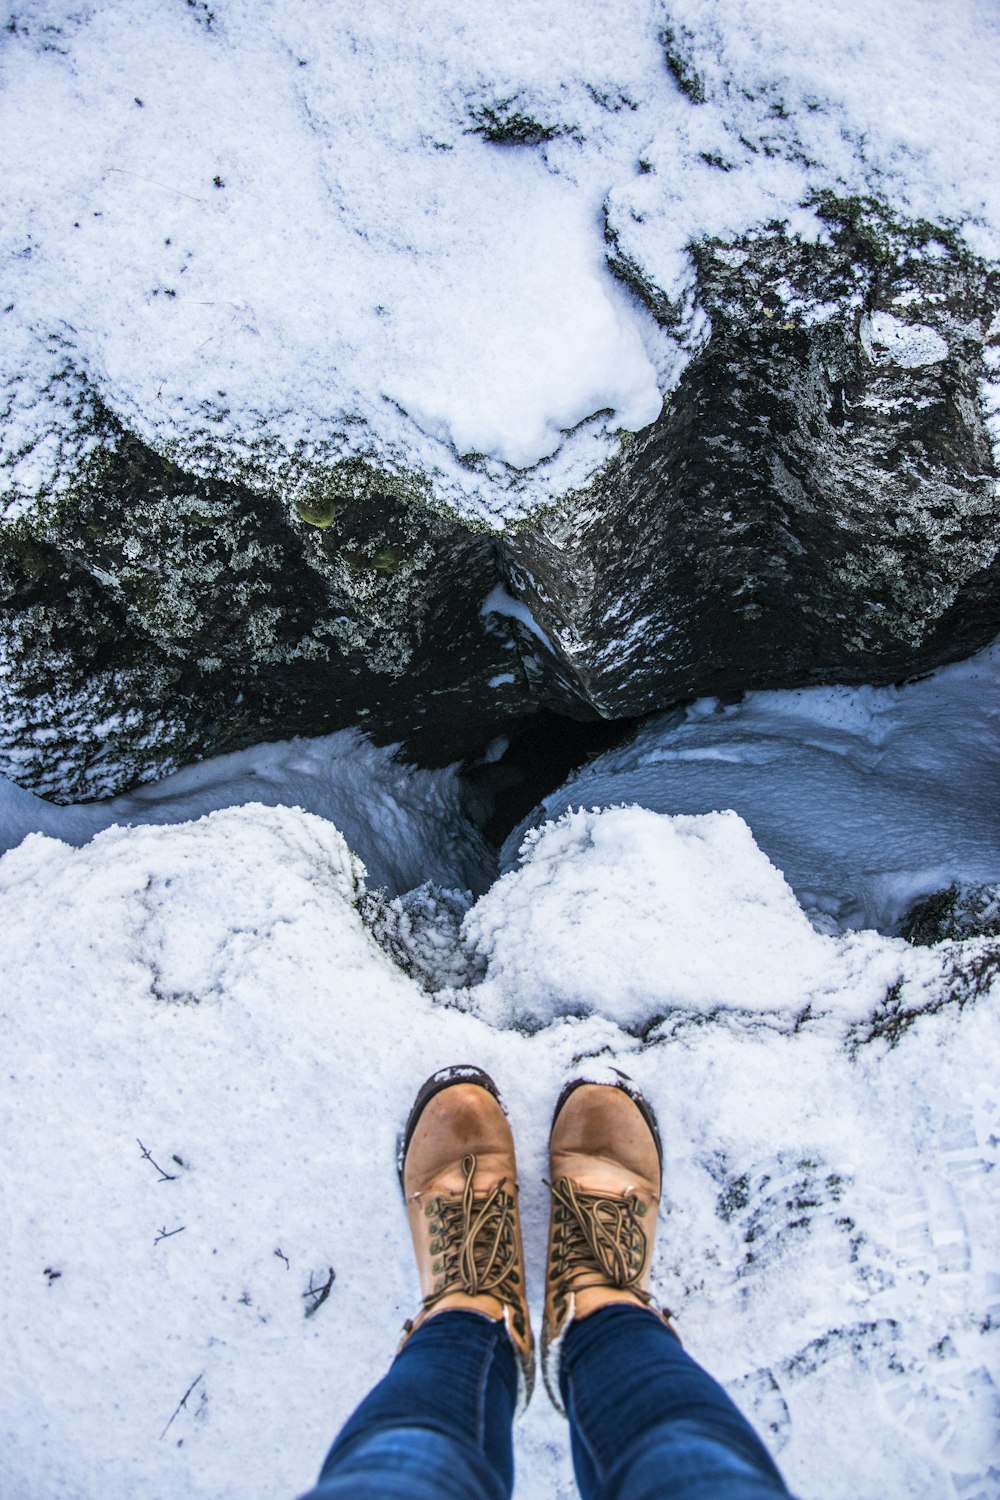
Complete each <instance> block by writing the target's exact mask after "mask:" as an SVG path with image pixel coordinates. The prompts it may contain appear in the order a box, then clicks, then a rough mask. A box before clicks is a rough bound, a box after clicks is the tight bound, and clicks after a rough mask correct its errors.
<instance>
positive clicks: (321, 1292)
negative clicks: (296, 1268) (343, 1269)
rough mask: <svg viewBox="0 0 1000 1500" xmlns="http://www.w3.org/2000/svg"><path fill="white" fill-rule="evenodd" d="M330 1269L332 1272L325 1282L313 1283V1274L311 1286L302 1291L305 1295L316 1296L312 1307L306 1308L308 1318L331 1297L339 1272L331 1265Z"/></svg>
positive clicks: (310, 1281) (310, 1279) (310, 1278)
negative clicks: (320, 1284) (319, 1284)
mask: <svg viewBox="0 0 1000 1500" xmlns="http://www.w3.org/2000/svg"><path fill="white" fill-rule="evenodd" d="M329 1271H330V1274H329V1276H328V1277H327V1279H326V1280H325V1281H324V1283H323V1285H322V1286H313V1284H312V1277H311V1276H310V1277H309V1286H308V1287H307V1289H306V1290H305V1291H304V1292H303V1293H302V1295H303V1297H315V1298H316V1301H315V1302H314V1303H313V1304H312V1306H311V1307H307V1308H306V1317H307V1318H311V1317H312V1315H313V1313H314V1312H316V1311H317V1309H318V1308H320V1307H322V1306H323V1303H324V1302H325V1301H326V1299H327V1297H329V1295H330V1291H331V1289H332V1287H333V1283H334V1282H335V1281H336V1279H337V1273H336V1271H335V1270H334V1269H333V1267H332V1266H330V1267H329Z"/></svg>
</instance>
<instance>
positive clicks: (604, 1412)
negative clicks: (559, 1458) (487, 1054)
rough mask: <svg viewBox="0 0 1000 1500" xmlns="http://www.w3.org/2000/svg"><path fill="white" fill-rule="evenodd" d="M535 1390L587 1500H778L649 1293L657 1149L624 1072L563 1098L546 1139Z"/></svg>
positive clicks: (740, 1430)
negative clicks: (547, 1184)
mask: <svg viewBox="0 0 1000 1500" xmlns="http://www.w3.org/2000/svg"><path fill="white" fill-rule="evenodd" d="M549 1168H550V1172H551V1186H552V1218H551V1221H550V1226H549V1261H548V1269H547V1275H546V1287H545V1293H546V1295H545V1334H544V1339H543V1349H544V1351H545V1356H544V1368H545V1383H546V1385H547V1386H548V1389H549V1394H550V1396H551V1397H552V1399H553V1401H554V1402H555V1404H556V1406H557V1407H558V1408H559V1409H560V1410H564V1411H565V1412H566V1414H567V1415H568V1417H569V1419H570V1425H571V1437H572V1445H573V1463H574V1467H575V1470H576V1476H577V1483H578V1485H579V1487H580V1491H581V1494H582V1495H583V1497H584V1500H764V1497H772V1496H776V1495H784V1496H787V1494H788V1491H787V1490H786V1488H785V1485H784V1483H783V1482H782V1479H781V1476H780V1475H779V1473H778V1471H777V1469H776V1468H775V1467H774V1464H773V1462H772V1461H771V1459H770V1457H769V1456H768V1453H767V1450H766V1449H765V1448H764V1447H763V1445H762V1443H761V1442H760V1440H759V1439H758V1438H757V1436H756V1434H755V1433H754V1431H753V1429H752V1428H751V1427H750V1425H749V1424H748V1423H747V1422H746V1421H745V1420H744V1419H743V1417H742V1416H741V1415H740V1413H739V1412H738V1411H737V1409H736V1407H735V1406H734V1405H733V1404H732V1402H731V1401H730V1400H729V1398H728V1396H727V1395H726V1394H725V1392H724V1391H723V1390H722V1388H721V1386H719V1385H718V1384H717V1383H716V1381H714V1380H713V1379H712V1377H711V1376H710V1375H708V1374H706V1372H705V1371H704V1370H703V1369H701V1367H700V1366H699V1365H698V1364H697V1363H696V1362H695V1361H694V1360H693V1359H692V1358H691V1357H690V1355H688V1354H686V1353H685V1351H684V1350H683V1348H682V1347H681V1345H680V1342H679V1340H678V1339H677V1337H676V1336H675V1334H674V1333H673V1331H672V1328H671V1327H670V1326H669V1324H668V1321H667V1320H666V1315H665V1314H662V1313H660V1312H659V1311H658V1310H657V1309H656V1308H655V1306H654V1304H653V1302H652V1298H651V1295H650V1266H651V1263H652V1258H653V1240H654V1236H655V1233H656V1218H657V1211H658V1208H659V1201H660V1188H661V1178H662V1168H663V1160H662V1148H661V1145H660V1134H659V1130H658V1129H657V1125H656V1121H655V1119H654V1117H653V1113H652V1110H651V1109H650V1107H649V1104H648V1103H647V1102H646V1100H645V1099H643V1098H642V1095H641V1094H639V1093H638V1091H637V1090H635V1089H634V1088H632V1086H631V1085H630V1084H629V1082H628V1080H627V1079H625V1077H624V1075H621V1074H618V1075H617V1077H616V1078H615V1080H614V1081H613V1082H612V1083H611V1084H610V1085H608V1084H595V1083H589V1082H584V1081H582V1080H581V1081H577V1082H574V1083H573V1084H570V1085H569V1086H568V1087H567V1089H565V1090H564V1091H563V1094H562V1097H561V1098H560V1100H559V1103H558V1104H557V1106H556V1112H555V1116H554V1118H553V1121H552V1133H551V1135H550V1138H549Z"/></svg>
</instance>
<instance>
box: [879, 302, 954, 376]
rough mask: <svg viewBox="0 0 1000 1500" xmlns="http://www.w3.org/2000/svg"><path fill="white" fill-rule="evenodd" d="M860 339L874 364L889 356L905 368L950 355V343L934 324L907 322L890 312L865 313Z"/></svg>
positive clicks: (887, 358)
mask: <svg viewBox="0 0 1000 1500" xmlns="http://www.w3.org/2000/svg"><path fill="white" fill-rule="evenodd" d="M860 335H861V343H862V346H863V348H864V351H865V353H866V354H867V355H868V358H869V359H870V360H872V362H873V363H874V364H878V363H879V362H880V361H881V360H887V361H888V362H889V363H890V364H894V365H901V366H902V367H903V368H904V369H905V370H915V369H917V368H918V367H919V366H920V365H934V364H937V363H938V362H939V361H940V360H942V359H947V357H948V345H947V344H946V343H945V341H944V339H943V338H942V337H941V335H940V334H939V333H936V332H935V330H934V329H933V328H925V327H924V326H923V324H922V323H904V322H902V321H901V320H900V319H899V318H894V317H893V315H892V314H891V313H887V312H876V313H871V314H866V315H865V317H863V318H862V319H861V328H860Z"/></svg>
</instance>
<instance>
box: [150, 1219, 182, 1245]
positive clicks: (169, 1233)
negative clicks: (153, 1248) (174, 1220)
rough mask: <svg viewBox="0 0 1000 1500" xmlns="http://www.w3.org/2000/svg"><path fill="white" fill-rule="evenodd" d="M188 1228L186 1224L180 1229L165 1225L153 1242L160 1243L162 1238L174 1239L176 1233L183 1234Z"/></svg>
mask: <svg viewBox="0 0 1000 1500" xmlns="http://www.w3.org/2000/svg"><path fill="white" fill-rule="evenodd" d="M186 1228H187V1225H186V1224H181V1225H180V1227H179V1228H178V1229H167V1228H166V1227H164V1228H163V1229H161V1230H160V1232H159V1234H158V1235H157V1236H156V1239H155V1240H154V1241H153V1244H154V1245H158V1244H159V1243H160V1241H161V1240H170V1239H173V1237H174V1235H175V1234H183V1233H184V1231H185V1229H186Z"/></svg>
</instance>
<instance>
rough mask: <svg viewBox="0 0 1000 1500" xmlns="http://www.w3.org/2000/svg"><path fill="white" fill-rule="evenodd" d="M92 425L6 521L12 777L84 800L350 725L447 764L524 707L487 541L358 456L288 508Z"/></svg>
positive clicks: (3, 701)
mask: <svg viewBox="0 0 1000 1500" xmlns="http://www.w3.org/2000/svg"><path fill="white" fill-rule="evenodd" d="M97 424H98V428H99V438H100V442H99V444H98V446H97V447H96V449H95V450H94V451H93V452H92V454H91V456H90V457H89V459H88V461H87V462H86V464H85V465H84V466H83V467H82V471H81V473H80V474H79V476H78V478H77V480H76V482H75V484H73V485H72V486H71V487H70V488H69V489H68V490H67V491H66V492H65V493H64V494H62V495H61V496H60V497H59V498H58V500H56V501H53V502H52V503H51V504H49V505H47V506H44V507H40V508H39V509H38V511H37V512H36V513H35V514H33V515H32V516H31V517H30V518H22V519H20V520H18V521H17V522H15V523H13V524H11V525H8V526H7V527H6V528H4V530H3V531H2V533H0V628H2V632H3V642H4V649H3V657H2V665H0V723H2V725H3V745H2V749H0V771H2V773H3V774H5V775H7V776H9V777H10V778H11V779H12V780H14V781H16V782H18V783H19V784H20V785H22V786H25V787H28V788H30V789H31V790H32V791H35V792H38V793H40V794H42V795H45V796H48V797H51V798H53V799H54V800H56V801H77V800H86V799H88V798H93V797H103V796H108V795H111V794H112V793H114V792H117V791H120V790H122V789H123V788H125V787H128V786H131V785H134V784H135V783H137V782H141V781H146V780H150V779H152V778H155V777H159V776H162V775H164V774H166V773H167V772H168V771H170V770H172V769H174V768H176V767H177V766H178V765H180V764H182V763H184V762H186V761H191V760H195V759H199V758H200V757H202V756H205V755H209V754H214V753H219V752H221V751H226V750H232V749H238V748H241V747H243V746H245V745H247V744H252V743H256V742H258V741H260V740H264V739H269V738H272V739H273V738H279V737H284V736H286V735H290V734H296V733H298V734H319V733H323V732H325V731H327V730H332V729H336V728H340V727H343V726H345V725H348V724H357V725H359V726H361V727H362V728H365V729H367V730H368V731H369V732H370V733H371V735H372V736H373V738H375V739H377V740H378V741H379V742H381V743H388V742H391V741H393V740H398V739H402V738H404V737H405V738H406V739H407V741H408V744H409V746H410V749H411V752H412V753H413V754H414V755H415V756H418V757H420V758H423V759H425V760H426V761H429V762H431V763H438V764H440V763H444V762H446V761H448V760H451V759H455V758H456V757H458V756H460V755H462V754H465V753H470V752H471V751H472V750H473V749H474V748H476V747H477V746H478V745H479V743H480V740H481V737H482V735H483V732H484V728H485V727H486V726H493V728H494V729H495V728H497V727H499V726H500V725H501V724H502V723H504V722H506V721H507V720H509V719H510V718H511V716H512V715H513V714H514V713H516V712H517V709H518V706H519V705H520V704H521V703H522V702H523V697H524V691H523V675H522V673H521V670H520V667H519V665H518V660H517V653H516V651H515V649H514V646H513V641H512V640H511V638H510V632H509V630H507V629H506V628H505V626H504V624H503V622H502V621H501V620H495V621H491V622H490V628H489V629H486V628H484V622H483V621H482V620H481V618H480V615H479V605H480V602H481V600H482V599H483V598H484V597H485V595H486V593H487V592H488V590H489V587H490V586H491V584H492V582H493V580H494V575H495V568H494V563H493V545H492V543H491V541H490V539H489V538H488V537H485V536H482V535H476V534H474V533H470V532H469V531H468V530H465V529H463V528H462V527H460V526H458V525H457V524H455V522H454V521H452V520H451V519H449V518H448V517H447V516H444V515H441V514H440V513H437V512H435V511H434V510H432V509H428V508H427V507H426V506H424V505H418V504H417V503H415V501H414V499H413V497H412V496H411V495H407V494H405V493H404V492H402V491H401V489H400V487H399V485H398V484H395V485H394V484H392V483H391V481H388V480H385V479H380V476H379V475H378V474H377V473H375V472H374V471H371V470H368V469H366V468H365V467H364V466H362V465H353V466H350V468H349V469H348V471H347V472H346V473H345V472H340V473H336V472H335V473H332V474H331V475H330V476H329V480H328V484H327V486H326V487H325V488H324V489H323V490H322V491H320V490H318V489H316V488H314V489H313V491H312V492H311V493H309V494H308V495H307V499H305V500H303V499H301V498H300V499H299V501H298V503H297V504H295V505H293V506H291V507H287V506H286V505H285V504H283V503H282V501H281V500H280V499H279V497H277V496H275V495H267V494H261V493H259V492H258V491H257V490H255V489H251V488H249V487H247V486H246V485H241V484H238V483H233V482H228V481H225V480H215V479H205V478H201V477H197V476H193V475H191V474H187V473H184V472H182V471H181V470H180V469H178V468H177V466H176V465H174V464H173V463H171V462H170V461H169V460H167V459H165V458H162V457H160V456H158V455H157V454H155V453H154V452H153V451H152V450H151V449H149V448H148V447H146V446H145V445H144V444H143V443H141V442H140V441H139V440H138V439H137V438H135V437H134V436H132V435H131V434H129V433H128V432H126V431H125V430H124V429H123V428H122V427H121V425H120V424H119V423H117V422H116V421H115V420H114V419H113V418H111V417H109V416H108V415H107V414H106V413H105V414H99V416H98V418H97ZM494 679H495V680H494ZM491 683H492V685H491Z"/></svg>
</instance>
